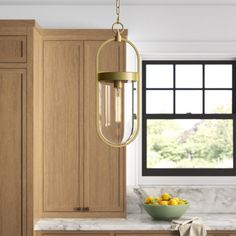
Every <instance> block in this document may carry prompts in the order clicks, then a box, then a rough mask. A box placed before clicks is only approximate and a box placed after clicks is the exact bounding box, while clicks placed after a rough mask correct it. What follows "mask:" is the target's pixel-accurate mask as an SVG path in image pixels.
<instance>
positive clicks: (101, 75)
mask: <svg viewBox="0 0 236 236" xmlns="http://www.w3.org/2000/svg"><path fill="white" fill-rule="evenodd" d="M116 15H117V19H116V22H115V23H113V24H112V31H113V33H114V37H113V38H111V39H108V40H107V41H105V42H104V43H102V44H101V46H100V47H99V49H98V52H97V56H96V74H97V79H96V126H97V133H98V135H99V137H100V138H101V139H102V140H103V142H105V143H106V144H108V145H110V146H112V147H124V146H126V145H128V144H129V143H131V142H132V141H133V140H134V139H135V138H136V137H137V135H138V131H139V126H140V56H139V52H138V49H137V48H136V47H135V45H134V44H133V43H132V42H131V41H129V40H128V39H126V38H123V37H122V35H121V34H122V33H123V32H124V25H123V24H122V23H121V22H120V0H116ZM114 41H115V42H118V43H122V42H124V43H126V44H129V45H130V46H131V47H132V48H133V50H134V51H135V54H136V58H137V71H136V72H117V71H116V72H104V71H100V70H99V56H100V53H101V50H102V49H103V47H105V46H106V45H107V44H109V43H112V42H114ZM102 82H105V83H113V84H114V88H115V89H116V90H120V91H121V89H123V87H124V84H125V83H127V82H133V83H134V82H136V83H137V90H136V92H137V95H136V97H137V112H136V114H135V115H133V124H134V120H135V122H136V123H137V125H136V126H135V127H133V129H132V132H131V134H130V136H129V137H128V138H126V139H125V140H124V141H121V142H120V143H114V142H113V141H110V140H108V139H107V138H106V137H105V136H104V135H103V133H102V130H101V127H100V114H99V106H100V105H99V83H102ZM120 99H121V97H120ZM118 104H119V105H120V104H122V103H121V102H120V100H119V103H118ZM120 111H122V108H119V112H118V113H117V114H118V115H119V116H118V115H117V117H116V121H115V122H116V123H120V122H121V112H120ZM86 209H87V208H86Z"/></svg>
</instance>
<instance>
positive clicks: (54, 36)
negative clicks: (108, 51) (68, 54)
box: [40, 29, 128, 41]
mask: <svg viewBox="0 0 236 236" xmlns="http://www.w3.org/2000/svg"><path fill="white" fill-rule="evenodd" d="M40 32H41V34H42V35H43V38H44V40H84V41H88V40H104V41H105V40H107V39H108V38H112V37H113V32H112V31H111V30H110V29H40ZM127 33H128V31H127V30H125V31H124V32H123V36H126V35H127Z"/></svg>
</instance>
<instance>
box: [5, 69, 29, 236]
mask: <svg viewBox="0 0 236 236" xmlns="http://www.w3.org/2000/svg"><path fill="white" fill-rule="evenodd" d="M24 75H25V73H24V71H23V70H14V69H11V70H5V69H0V235H1V236H21V235H22V234H21V233H22V213H21V211H22V210H23V206H22V204H23V198H22V187H23V186H22V168H23V161H24V153H25V149H24V132H23V130H24V128H25V127H23V124H24V117H25V116H24V110H25V104H24V100H25V99H24V98H25V97H24V94H25V93H24V90H25V78H24Z"/></svg>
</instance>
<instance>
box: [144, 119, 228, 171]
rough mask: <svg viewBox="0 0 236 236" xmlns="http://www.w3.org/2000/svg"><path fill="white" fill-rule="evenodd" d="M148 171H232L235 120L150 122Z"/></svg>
mask: <svg viewBox="0 0 236 236" xmlns="http://www.w3.org/2000/svg"><path fill="white" fill-rule="evenodd" d="M147 168H219V169H221V168H222V169H224V168H233V122H232V120H223V119H222V120H183V119H178V120H177V119H176V120H147Z"/></svg>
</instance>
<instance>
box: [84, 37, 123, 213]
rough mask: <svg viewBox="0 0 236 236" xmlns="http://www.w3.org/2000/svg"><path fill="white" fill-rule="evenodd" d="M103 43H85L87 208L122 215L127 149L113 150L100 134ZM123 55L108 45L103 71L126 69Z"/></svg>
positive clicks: (116, 47)
mask: <svg viewBox="0 0 236 236" xmlns="http://www.w3.org/2000/svg"><path fill="white" fill-rule="evenodd" d="M101 43H102V42H101V41H87V42H85V44H84V47H85V48H84V52H85V54H84V57H85V59H84V62H85V64H84V78H85V80H84V141H85V142H84V205H85V206H87V207H89V209H90V211H92V212H103V211H104V212H106V211H107V212H109V211H111V212H112V211H113V212H115V211H118V212H119V211H123V210H124V196H125V195H124V185H125V182H124V181H125V174H124V169H125V164H124V162H125V159H124V157H125V154H124V148H111V147H110V146H108V145H107V144H104V143H103V141H101V139H100V138H99V137H98V135H97V132H96V120H95V116H96V114H95V112H96V108H95V99H96V97H95V94H96V90H95V81H96V71H95V68H96V66H95V63H96V60H95V58H96V53H97V50H98V47H99V46H100V45H101ZM122 53H123V48H122V47H121V46H118V45H117V44H110V45H109V46H107V47H106V48H105V49H104V51H103V52H102V55H101V64H102V65H101V66H102V68H103V70H105V71H106V70H107V71H109V70H111V71H112V70H115V71H119V70H122V69H123V64H124V60H123V57H122V56H119V55H122Z"/></svg>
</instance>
